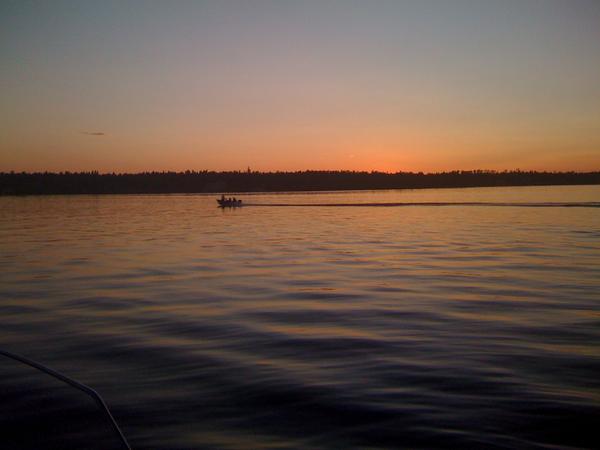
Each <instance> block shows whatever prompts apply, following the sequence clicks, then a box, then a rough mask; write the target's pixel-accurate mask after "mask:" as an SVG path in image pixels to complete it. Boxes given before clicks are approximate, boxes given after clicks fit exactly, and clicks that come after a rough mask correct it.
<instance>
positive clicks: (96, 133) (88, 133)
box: [81, 131, 106, 136]
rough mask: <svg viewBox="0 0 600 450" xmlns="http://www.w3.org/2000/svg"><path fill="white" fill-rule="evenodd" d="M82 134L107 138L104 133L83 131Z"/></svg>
mask: <svg viewBox="0 0 600 450" xmlns="http://www.w3.org/2000/svg"><path fill="white" fill-rule="evenodd" d="M81 134H87V135H88V136H106V133H104V132H103V131H82V132H81Z"/></svg>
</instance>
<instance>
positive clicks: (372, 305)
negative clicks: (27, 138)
mask: <svg viewBox="0 0 600 450" xmlns="http://www.w3.org/2000/svg"><path fill="white" fill-rule="evenodd" d="M239 197H241V198H243V199H244V201H245V203H247V204H248V206H246V207H243V208H240V209H229V210H227V209H226V210H222V209H218V208H216V203H215V198H216V196H206V195H143V196H134V195H132V196H121V195H115V196H108V195H107V196H49V197H22V198H17V197H0V349H4V350H8V351H12V352H15V353H19V354H22V355H25V356H27V357H30V358H32V359H35V360H37V361H39V362H42V363H44V364H46V365H48V366H50V367H52V368H54V369H56V370H59V371H61V372H63V373H65V374H68V375H69V376H71V377H73V378H75V379H77V380H79V381H81V382H83V383H86V384H88V385H90V386H92V387H94V388H95V389H96V390H97V391H99V392H100V393H101V394H102V395H103V397H104V399H105V401H106V402H107V403H108V405H109V406H110V408H111V410H112V412H113V415H114V416H115V418H116V420H117V422H119V424H120V426H121V428H122V430H123V432H124V434H125V435H126V436H127V438H128V440H129V442H130V444H131V446H132V447H133V448H139V449H142V448H143V449H153V448H161V449H167V448H170V449H193V448H194V449H195V448H210V449H262V448H278V449H279V448H339V449H342V448H571V447H590V448H591V447H599V446H600V445H599V444H600V438H598V435H597V428H598V427H597V426H598V423H599V418H600V208H599V207H598V206H600V204H599V203H589V202H600V186H563V187H516V188H477V189H446V190H435V189H431V190H399V191H383V192H341V193H310V194H309V193H299V194H264V195H242V194H241V195H240V196H239ZM431 202H435V203H442V205H431V204H429V205H428V204H427V203H431ZM455 202H458V203H463V204H462V205H449V204H447V203H455ZM357 203H363V204H365V206H354V207H343V206H310V205H308V204H312V205H326V204H338V205H340V204H345V205H348V204H353V205H355V204H357ZM397 203H412V205H408V206H397V205H396V206H389V207H377V206H374V205H377V204H397ZM415 203H416V204H415ZM464 203H484V204H468V205H467V204H464ZM496 203H502V204H503V206H499V205H494V204H496ZM513 203H519V204H523V203H526V204H528V205H529V206H522V205H513V206H510V204H513ZM548 203H552V205H549V204H548ZM267 204H279V205H288V206H277V207H275V206H266V205H267ZM300 204H302V205H304V206H290V205H300ZM557 204H560V205H557ZM261 205H262V206H261ZM540 205H541V207H540ZM569 206H572V207H569ZM2 367H8V363H3V365H0V369H1V368H2ZM15 370H16V369H14V368H11V369H10V370H8V369H6V370H5V373H4V375H3V376H2V383H4V387H3V389H5V390H6V389H7V387H6V385H7V384H10V383H11V380H12V381H15V382H16V381H17V379H16V377H15V376H14V373H15V372H14V371H15ZM11 374H13V375H11Z"/></svg>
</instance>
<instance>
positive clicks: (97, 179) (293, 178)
mask: <svg viewBox="0 0 600 450" xmlns="http://www.w3.org/2000/svg"><path fill="white" fill-rule="evenodd" d="M566 184H600V172H535V171H521V170H512V171H503V172H497V171H490V170H469V171H464V170H461V171H452V172H437V173H422V172H418V173H415V172H397V173H385V172H355V171H322V170H319V171H316V170H307V171H300V172H253V171H250V170H248V171H239V172H238V171H233V172H212V171H190V170H187V171H185V172H143V173H122V174H116V173H98V172H97V171H92V172H75V173H73V172H60V173H52V172H36V173H28V172H0V194H2V195H38V194H159V193H198V192H269V191H270V192H274V191H330V190H331V191H333V190H364V189H419V188H449V187H484V186H536V185H566Z"/></svg>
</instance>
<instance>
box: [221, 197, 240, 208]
mask: <svg viewBox="0 0 600 450" xmlns="http://www.w3.org/2000/svg"><path fill="white" fill-rule="evenodd" d="M217 203H218V204H219V207H221V208H239V207H241V206H242V201H241V200H236V199H235V198H225V197H224V196H223V197H221V198H218V199H217Z"/></svg>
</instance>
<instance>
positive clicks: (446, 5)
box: [0, 0, 600, 172]
mask: <svg viewBox="0 0 600 450" xmlns="http://www.w3.org/2000/svg"><path fill="white" fill-rule="evenodd" d="M599 24H600V4H599V3H598V2H594V1H588V0H575V1H573V2H561V1H559V0H548V1H547V2H535V1H533V0H526V1H512V0H511V1H506V2H494V3H491V4H485V5H484V4H473V3H472V2H468V1H466V0H456V1H454V2H442V1H435V0H431V1H424V2H405V3H402V2H386V1H377V2H375V3H374V4H373V5H371V6H367V5H366V4H364V3H363V2H359V1H354V0H348V1H344V2H342V1H335V0H333V1H331V2H330V3H327V4H322V3H321V2H317V1H314V2H313V1H306V2H299V3H296V4H283V3H278V2H270V1H263V0H256V1H252V2H235V1H234V2H230V3H227V2H211V1H208V2H202V3H200V2H196V3H180V4H176V5H175V6H173V7H171V6H168V5H166V4H161V3H146V2H136V1H127V2H117V1H114V2H113V1H107V2H102V4H96V3H93V2H85V1H84V2H57V3H56V4H53V5H49V4H46V3H44V2H39V3H38V2H32V3H21V2H14V3H10V4H9V3H3V4H2V5H1V6H0V30H1V31H0V55H1V56H2V61H3V70H2V71H0V92H1V94H2V99H3V101H2V102H1V103H0V171H11V170H14V171H64V170H69V171H89V170H98V171H100V172H140V171H152V170H157V171H162V170H175V171H184V170H187V169H190V170H205V169H206V170H245V169H246V168H247V167H251V168H252V169H253V170H260V171H276V170H282V171H295V170H367V171H370V170H378V171H385V172H397V171H423V172H434V171H447V170H472V169H492V170H512V169H522V170H550V171H568V170H576V171H593V170H600V82H599V81H600V51H598V49H599V48H600V26H598V25H599Z"/></svg>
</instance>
